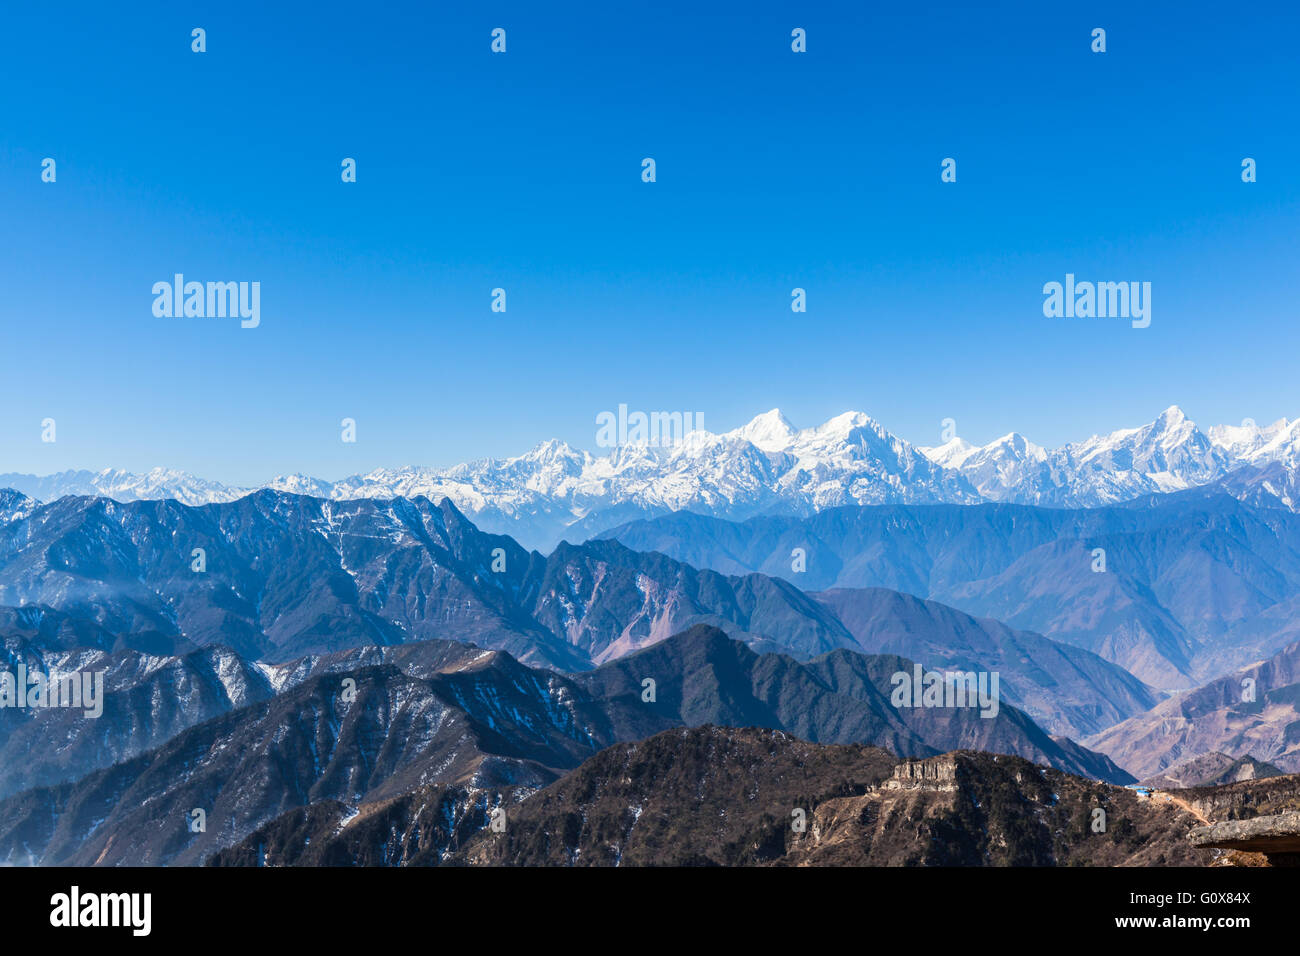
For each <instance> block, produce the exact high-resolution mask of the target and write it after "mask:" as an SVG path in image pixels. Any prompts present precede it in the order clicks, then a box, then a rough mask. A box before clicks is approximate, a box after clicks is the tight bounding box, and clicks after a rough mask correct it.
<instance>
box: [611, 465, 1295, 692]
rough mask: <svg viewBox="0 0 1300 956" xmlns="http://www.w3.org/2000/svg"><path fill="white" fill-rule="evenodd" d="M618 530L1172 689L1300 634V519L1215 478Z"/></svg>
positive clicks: (675, 518) (702, 558) (640, 543)
mask: <svg viewBox="0 0 1300 956" xmlns="http://www.w3.org/2000/svg"><path fill="white" fill-rule="evenodd" d="M607 536H608V537H611V538H617V540H620V541H622V542H623V543H624V544H626V545H628V546H629V547H631V548H634V549H636V550H639V551H659V552H661V553H664V554H668V555H671V556H672V557H674V558H676V559H678V560H680V561H685V562H687V563H689V564H692V565H694V566H696V567H711V568H714V569H716V570H718V571H719V572H722V573H726V574H744V573H755V572H757V573H763V574H769V575H772V576H774V577H780V578H784V579H786V580H790V581H795V582H797V583H798V584H799V585H800V586H801V587H803V588H805V589H808V590H810V591H815V590H823V589H829V588H837V587H843V588H870V587H883V588H889V589H891V590H895V591H902V592H905V593H908V594H915V595H918V596H920V597H924V598H927V599H932V600H936V601H940V602H942V603H943V604H946V605H949V606H951V607H955V608H958V609H960V610H962V611H965V612H967V613H968V614H972V615H975V616H977V617H985V618H993V619H996V620H998V621H1001V622H1003V623H1004V624H1006V625H1008V626H1010V627H1013V628H1019V629H1023V630H1027V631H1034V632H1037V633H1039V634H1044V635H1047V636H1048V637H1050V638H1051V639H1053V640H1056V641H1063V642H1066V643H1070V644H1075V645H1077V646H1080V647H1084V648H1087V649H1089V650H1091V651H1094V652H1096V653H1097V654H1099V655H1101V656H1102V657H1104V658H1105V659H1107V660H1109V661H1112V662H1114V663H1117V664H1119V665H1121V666H1123V667H1124V668H1126V669H1127V670H1129V671H1130V672H1131V673H1132V674H1134V675H1135V676H1137V677H1138V678H1140V679H1141V680H1143V681H1145V682H1146V683H1148V684H1151V685H1153V686H1156V687H1160V688H1162V689H1166V690H1181V689H1185V688H1188V687H1192V686H1196V685H1197V684H1199V683H1203V682H1205V681H1207V680H1211V679H1213V678H1216V677H1218V676H1220V675H1221V674H1223V673H1225V672H1227V671H1230V670H1232V669H1234V668H1236V667H1239V666H1242V665H1243V664H1245V663H1248V662H1250V661H1252V660H1258V659H1259V658H1260V657H1265V656H1268V655H1270V654H1272V653H1275V652H1276V651H1277V650H1278V649H1280V648H1281V647H1284V646H1285V645H1286V644H1288V643H1290V642H1291V641H1293V640H1295V639H1296V638H1297V636H1300V635H1297V633H1296V624H1295V621H1296V620H1297V619H1298V618H1300V614H1297V609H1298V608H1300V516H1298V515H1295V514H1293V513H1291V512H1287V511H1282V510H1278V509H1268V508H1254V507H1250V506H1248V505H1246V504H1244V503H1242V502H1240V501H1238V500H1237V499H1235V498H1232V497H1230V496H1227V495H1223V494H1212V493H1210V492H1208V491H1205V490H1203V489H1195V490H1193V491H1189V492H1183V493H1180V494H1172V495H1160V496H1156V497H1154V498H1148V499H1139V500H1138V501H1134V502H1130V503H1126V504H1123V505H1117V506H1109V507H1105V508H1092V509H1073V510H1065V509H1057V508H1041V507H1035V506H1028V505H1010V504H997V505H976V506H952V505H932V506H925V505H923V506H901V505H887V506H881V507H873V508H836V509H830V510H827V511H823V512H820V513H819V514H816V515H813V516H809V517H804V518H798V517H782V516H761V517H756V518H751V519H748V520H746V521H743V522H730V521H725V520H723V519H718V518H711V517H706V516H703V515H695V514H688V513H678V514H674V515H667V516H663V517H660V518H656V519H652V520H648V521H637V522H632V523H630V524H628V525H624V526H621V527H619V528H616V529H612V530H611V531H609V532H607ZM796 551H801V552H802V553H803V555H804V560H803V562H802V564H801V565H800V566H801V567H802V570H795V568H794V566H793V565H794V562H792V560H791V555H792V554H794V553H795V552H796Z"/></svg>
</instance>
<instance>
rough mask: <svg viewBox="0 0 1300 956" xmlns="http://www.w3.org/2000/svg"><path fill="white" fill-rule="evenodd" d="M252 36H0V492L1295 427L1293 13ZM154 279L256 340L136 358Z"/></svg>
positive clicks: (169, 19) (127, 28)
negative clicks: (213, 298) (1099, 36)
mask: <svg viewBox="0 0 1300 956" xmlns="http://www.w3.org/2000/svg"><path fill="white" fill-rule="evenodd" d="M282 6H285V5H281V4H270V3H264V2H258V3H230V2H222V3H211V4H183V3H171V2H168V3H139V4H125V5H119V4H112V5H104V4H100V3H93V4H92V3H65V4H60V5H58V6H57V8H55V7H50V6H48V5H35V4H26V5H18V4H11V5H9V6H8V7H7V8H6V11H5V16H4V19H5V23H4V29H3V30H2V31H0V76H2V77H3V83H0V222H3V229H2V230H0V288H2V289H3V295H2V296H0V322H2V328H3V339H2V340H0V341H3V342H4V345H5V349H4V356H3V366H2V367H3V374H2V375H0V471H30V472H37V473H42V474H44V473H48V472H52V471H57V470H61V469H63V468H70V467H87V468H101V467H106V466H113V467H121V468H128V469H131V470H143V469H146V468H149V467H151V466H154V465H165V466H168V467H177V468H183V469H186V470H189V471H193V472H196V473H198V474H201V475H203V476H206V477H210V478H215V479H220V480H224V481H229V482H236V483H244V482H247V483H252V482H258V481H262V480H266V479H269V478H270V477H272V476H273V475H275V474H279V473H284V472H296V471H302V472H307V473H310V474H315V475H319V476H321V477H325V478H338V477H342V476H343V475H347V474H352V473H355V472H359V471H366V470H369V469H370V468H373V467H377V466H392V465H401V464H431V465H445V464H452V463H455V462H457V461H461V460H465V459H468V458H473V457H478V456H481V455H488V454H491V455H508V454H513V453H518V452H521V451H523V450H525V449H527V448H528V447H530V446H531V445H532V444H534V443H535V442H536V441H538V440H541V439H543V438H548V437H558V438H563V439H565V440H567V441H569V442H571V443H573V444H575V445H577V446H580V447H589V448H590V447H592V446H593V445H594V436H595V424H594V422H595V416H596V415H597V413H599V412H600V411H602V410H606V409H614V408H616V407H617V406H618V404H619V403H627V404H628V405H629V406H631V408H633V409H638V408H639V409H644V410H658V409H663V410H682V411H698V412H700V413H702V414H703V416H704V422H705V424H706V426H707V427H710V428H711V429H713V430H722V429H725V428H729V427H734V426H736V425H739V424H741V423H743V422H744V421H746V420H748V419H749V418H750V417H752V416H753V415H754V414H757V413H759V412H762V411H765V410H766V409H768V408H771V407H773V406H779V407H781V408H782V409H784V410H785V411H786V413H787V415H789V416H790V417H791V419H793V420H794V421H795V422H796V423H797V424H813V423H817V422H820V421H822V420H824V419H825V418H828V417H830V416H831V415H834V414H837V413H839V412H841V411H843V410H846V409H849V408H853V409H859V410H862V411H866V412H867V413H869V414H871V415H873V416H874V417H876V418H877V419H879V420H880V421H882V422H883V423H885V424H886V425H887V426H888V427H890V428H892V429H893V430H895V431H896V432H898V433H899V434H901V435H903V436H904V437H906V438H908V439H910V440H913V441H916V442H918V443H922V444H926V443H933V442H935V441H936V440H937V438H938V430H939V423H940V421H941V420H942V419H943V418H946V417H953V418H955V419H956V420H957V422H958V426H959V427H958V431H959V432H960V433H961V434H962V435H963V437H965V438H967V439H969V440H972V441H978V442H983V441H987V440H989V439H991V438H993V437H995V436H997V435H999V434H1002V433H1004V432H1006V431H1009V430H1012V429H1017V430H1020V431H1023V432H1024V433H1026V434H1027V435H1028V436H1029V437H1030V438H1032V439H1034V440H1035V441H1038V442H1040V443H1043V444H1047V445H1056V444H1060V443H1063V442H1065V441H1068V440H1071V439H1076V438H1083V437H1086V436H1087V435H1089V434H1091V433H1093V432H1095V431H1099V430H1101V431H1104V430H1109V429H1111V428H1114V427H1120V426H1124V425H1134V424H1139V423H1141V422H1144V421H1148V420H1150V419H1151V418H1153V417H1155V415H1156V414H1158V413H1159V412H1160V410H1161V409H1163V408H1164V407H1165V406H1167V405H1169V404H1171V403H1178V404H1181V405H1182V406H1183V407H1184V409H1185V410H1186V411H1187V413H1188V414H1189V415H1190V416H1191V417H1193V418H1194V419H1196V420H1197V421H1199V422H1201V423H1202V424H1205V425H1208V424H1212V423H1215V422H1219V421H1228V422H1237V421H1240V420H1241V418H1242V417H1244V416H1250V417H1253V418H1255V419H1257V420H1259V421H1261V422H1263V421H1271V420H1272V419H1274V418H1277V417H1279V416H1282V415H1288V416H1291V417H1294V416H1297V415H1300V389H1297V388H1296V382H1297V378H1298V376H1297V373H1296V364H1297V362H1296V357H1297V355H1300V348H1298V346H1300V331H1298V330H1297V329H1298V325H1297V318H1298V316H1297V307H1296V302H1297V297H1298V296H1300V268H1297V262H1300V255H1298V253H1300V165H1297V159H1296V157H1297V156H1298V155H1300V149H1298V148H1297V147H1298V146H1300V143H1298V142H1297V140H1298V139H1300V122H1298V120H1300V116H1298V114H1300V108H1298V107H1297V97H1298V91H1300V57H1298V56H1297V55H1296V51H1297V49H1300V21H1298V19H1297V14H1296V13H1295V12H1294V10H1295V8H1294V5H1292V4H1281V3H1278V4H1260V5H1247V6H1239V7H1232V6H1224V5H1222V4H1209V3H1158V4H1148V3H1141V4H1136V3H1131V2H1128V3H1105V4H1095V3H1094V4H1081V3H1080V4H1073V3H1050V4H1049V3H1042V2H1024V3H1014V4H996V3H995V4H988V3H964V4H960V5H957V4H953V5H948V4H942V3H940V4H935V3H926V4H889V5H884V4H863V3H826V4H823V3H817V4H811V5H810V4H807V3H779V4H778V3H753V2H744V3H713V4H701V3H685V2H682V3H678V2H656V3H653V4H648V5H640V4H633V3H628V4H622V3H619V4H615V3H601V4H590V5H577V4H537V3H482V4H479V3H475V4H454V5H453V4H436V3H428V2H422V3H360V4H346V5H335V4H332V3H328V2H324V3H313V4H310V5H307V4H301V5H298V6H299V11H298V12H289V11H286V10H284V9H281V8H282ZM196 26H201V27H204V28H205V29H206V30H207V43H208V52H206V53H204V54H195V53H192V52H191V51H190V30H191V29H192V28H193V27H196ZM498 26H499V27H504V28H505V29H506V30H507V43H508V52H507V53H506V54H505V55H493V54H492V53H491V52H490V51H489V42H490V37H489V33H490V31H491V30H492V28H494V27H498ZM1098 26H1100V27H1104V28H1105V29H1106V30H1107V45H1108V51H1107V52H1106V53H1105V54H1104V55H1097V54H1093V53H1092V52H1091V51H1090V49H1089V46H1090V32H1091V30H1092V28H1094V27H1098ZM794 27H803V28H805V29H806V30H807V34H808V52H807V53H806V54H802V55H799V54H794V53H792V52H791V50H790V31H791V29H792V28H794ZM46 156H49V157H53V158H55V159H56V160H57V163H58V167H57V169H58V181H57V182H56V183H54V184H52V185H51V184H45V183H42V182H41V181H40V164H41V160H42V159H43V158H44V157H46ZM345 156H351V157H355V158H356V159H357V162H358V179H359V181H358V182H357V183H355V184H343V183H342V182H340V177H339V172H340V165H339V164H340V161H341V160H342V158H343V157H345ZM646 156H652V157H654V158H655V159H656V161H657V164H658V182H656V183H654V184H645V183H642V182H641V178H640V172H641V166H640V163H641V159H642V158H643V157H646ZM948 156H951V157H954V158H956V159H957V162H958V181H957V183H956V184H942V183H940V181H939V164H940V161H941V160H942V159H943V158H944V157H948ZM1246 156H1250V157H1254V158H1255V159H1256V160H1257V161H1258V164H1259V166H1258V170H1259V173H1258V175H1259V181H1258V182H1257V183H1255V184H1252V185H1246V184H1243V183H1242V182H1241V180H1240V163H1241V160H1242V158H1243V157H1246ZM175 272H183V273H185V274H186V276H187V277H188V278H191V279H198V280H205V281H206V280H249V281H251V280H256V281H259V282H261V285H262V321H261V327H260V328H258V329H254V330H243V329H240V328H239V325H238V322H237V321H231V320H215V319H214V320H203V319H190V320H185V319H157V318H155V317H154V316H153V315H152V312H151V306H152V302H153V297H152V295H151V292H150V288H151V286H152V284H153V283H154V282H156V281H159V280H166V279H169V278H170V277H171V276H172V274H173V273H175ZM1066 272H1073V273H1075V274H1076V275H1078V276H1079V277H1080V278H1081V279H1083V278H1093V279H1107V280H1110V279H1113V280H1121V279H1129V280H1142V281H1150V282H1151V283H1152V286H1153V293H1152V296H1153V321H1152V324H1151V327H1150V328H1148V329H1145V330H1134V329H1131V328H1129V326H1128V324H1127V323H1125V322H1123V321H1122V320H1101V319H1093V320H1073V321H1071V320H1063V319H1047V318H1044V317H1043V315H1042V301H1043V296H1042V292H1041V289H1042V285H1043V283H1044V282H1048V281H1051V280H1058V281H1059V280H1061V279H1063V277H1064V275H1065V273H1066ZM497 286H500V287H504V288H506V289H507V295H508V312H506V313H505V314H504V315H502V314H494V313H492V312H491V311H490V310H489V303H490V290H491V289H492V288H494V287H497ZM795 286H801V287H804V288H806V289H807V290H808V303H809V308H808V312H807V313H806V314H805V315H796V314H794V313H792V312H791V311H790V308H789V302H790V290H791V288H792V287H795ZM45 417H53V418H55V419H56V420H57V422H58V441H57V443H55V444H53V445H48V444H42V443H41V442H40V421H41V419H43V418H45ZM343 417H352V418H355V419H356V420H357V422H358V428H359V441H358V442H357V443H356V444H355V445H348V444H344V443H342V442H340V441H339V420H340V419H341V418H343Z"/></svg>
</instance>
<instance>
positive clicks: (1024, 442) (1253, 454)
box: [0, 406, 1300, 550]
mask: <svg viewBox="0 0 1300 956" xmlns="http://www.w3.org/2000/svg"><path fill="white" fill-rule="evenodd" d="M1297 463H1300V419H1297V420H1287V419H1281V420H1279V421H1277V422H1274V423H1273V424H1271V425H1267V426H1263V427H1261V426H1257V425H1255V424H1254V423H1252V422H1249V421H1247V422H1245V423H1243V424H1242V425H1239V426H1215V427H1212V428H1210V429H1208V430H1205V431H1203V430H1201V429H1200V428H1198V427H1197V426H1196V425H1195V424H1194V423H1193V422H1191V421H1190V420H1189V419H1188V418H1187V417H1186V416H1185V415H1184V414H1183V412H1182V410H1181V409H1179V408H1178V407H1177V406H1172V407H1170V408H1168V409H1166V410H1165V411H1164V412H1162V413H1161V414H1160V415H1159V417H1157V418H1156V419H1155V420H1154V421H1153V422H1151V423H1150V424H1147V425H1143V426H1141V427H1138V428H1126V429H1121V430H1119V431H1114V432H1111V433H1110V434H1107V435H1099V436H1093V437H1092V438H1089V439H1087V440H1085V441H1081V442H1072V443H1070V444H1067V445H1065V446H1063V447H1061V448H1057V449H1054V450H1048V449H1045V448H1043V447H1041V446H1039V445H1036V444H1034V443H1033V442H1031V441H1029V440H1028V439H1026V438H1025V437H1024V436H1022V435H1019V434H1017V433H1015V432H1013V433H1011V434H1008V435H1006V436H1003V437H1002V438H999V439H996V440H995V441H992V442H990V443H989V444H987V445H983V446H975V445H972V444H970V443H967V442H965V441H963V440H962V439H961V438H954V439H952V440H951V441H949V442H947V443H946V444H943V445H939V446H937V447H933V448H925V447H917V446H914V445H912V444H910V443H908V442H907V441H905V440H904V439H902V438H899V437H898V436H896V435H894V434H892V433H891V432H889V431H888V430H886V429H885V428H884V427H883V426H882V425H880V424H879V423H878V422H876V421H875V420H873V419H872V418H870V417H868V416H867V415H865V414H863V413H861V412H845V413H844V414H842V415H838V416H836V417H835V418H832V419H831V420H830V421H828V422H826V423H825V424H822V425H819V426H816V427H812V428H804V429H799V428H796V427H795V426H793V425H792V424H791V423H790V422H789V421H788V420H787V419H786V418H785V416H784V415H782V414H781V412H780V411H778V410H776V409H773V410H772V411H769V412H766V413H764V414H762V415H759V416H758V417H757V418H755V419H754V420H753V421H751V422H749V423H748V424H747V425H745V426H743V427H741V428H738V429H735V430H733V431H729V432H725V433H721V434H714V433H710V432H706V431H703V430H697V431H693V432H690V433H689V434H688V435H686V437H685V439H684V440H683V441H681V442H680V443H678V444H676V445H672V446H669V447H651V446H647V445H622V446H619V447H617V448H615V449H613V450H612V451H611V452H610V453H609V454H607V455H602V456H596V455H592V454H591V453H589V452H587V451H581V450H577V449H574V448H572V447H570V446H569V445H567V444H565V443H564V442H560V441H546V442H542V443H541V444H539V445H537V446H536V447H535V448H533V449H532V450H531V451H529V452H527V453H526V454H523V455H520V456H518V457H514V458H506V459H492V458H487V459H481V460H478V461H474V462H468V463H466V464H462V465H457V466H455V467H453V468H444V469H435V468H425V467H405V468H397V469H377V470H375V471H372V472H369V473H368V474H365V475H353V476H350V477H347V478H343V479H341V480H339V481H326V480H323V479H319V478H313V477H308V476H305V475H289V476H284V477H279V478H276V479H274V480H273V481H271V482H268V483H267V484H266V485H264V486H262V487H265V488H270V489H274V490H278V491H287V492H293V493H299V494H309V495H312V496H315V497H321V498H330V499H334V500H347V499H354V498H394V497H399V496H400V497H405V498H413V497H416V496H419V495H424V496H426V497H428V498H430V499H432V500H435V501H437V500H439V499H441V498H443V497H447V498H450V499H451V500H452V501H453V502H454V503H455V504H456V506H457V507H458V508H460V509H461V510H462V511H464V512H465V513H466V514H468V515H469V516H470V517H471V518H472V519H473V520H474V521H475V522H476V523H477V524H478V525H479V526H480V527H482V528H484V529H485V530H488V531H492V532H496V533H508V534H510V535H512V536H514V537H515V538H516V539H517V540H519V541H520V542H521V543H523V544H524V545H525V546H526V547H535V548H539V549H542V550H549V549H550V548H551V547H553V546H554V545H555V544H556V543H558V542H559V541H560V540H561V539H564V538H567V539H568V540H572V541H577V540H583V539H585V538H588V537H591V536H593V535H595V534H598V533H600V532H601V531H604V530H607V529H609V528H612V527H614V526H616V525H618V524H621V523H624V522H626V521H630V520H634V519H636V518H645V517H653V516H656V515H660V514H665V513H669V512H673V511H683V510H685V511H694V512H699V513H703V514H709V515H713V516H715V517H722V518H729V519H733V520H743V519H745V518H748V517H752V516H754V515H759V514H773V513H782V514H794V515H807V514H813V513H816V512H819V511H822V510H824V509H826V508H831V507H837V506H842V505H852V504H858V505H872V504H939V503H943V504H954V503H955V504H977V503H980V502H987V501H1002V502H1012V503H1018V504H1036V505H1045V506H1051V507H1071V508H1073V507H1094V506H1098V505H1106V504H1114V503H1117V502H1121V501H1127V500H1131V499H1134V498H1138V497H1141V496H1144V495H1149V494H1160V493H1168V492H1175V491H1183V490H1186V489H1189V488H1196V487H1202V486H1207V485H1211V484H1213V483H1216V482H1218V481H1220V480H1221V479H1225V478H1227V476H1228V475H1229V474H1231V473H1234V472H1236V473H1237V474H1236V475H1235V476H1234V478H1233V479H1232V480H1230V481H1228V482H1225V484H1224V490H1225V491H1227V492H1228V493H1232V494H1238V496H1240V495H1242V494H1247V493H1248V494H1250V495H1251V496H1252V500H1255V501H1257V502H1258V501H1259V500H1261V499H1262V500H1264V501H1266V502H1268V503H1270V504H1275V505H1279V506H1284V507H1289V508H1292V509H1293V510H1295V509H1296V508H1297V507H1300V502H1297V500H1296V498H1295V496H1294V494H1293V492H1294V491H1295V488H1296V480H1295V469H1296V468H1297ZM1243 469H1245V471H1242V470H1243ZM1251 469H1267V470H1266V471H1265V472H1264V473H1262V476H1257V475H1255V473H1254V472H1253V471H1251ZM5 487H12V488H14V489H16V490H18V491H20V492H22V493H23V494H25V495H28V496H29V497H32V498H36V499H40V500H44V501H50V500H53V499H55V498H59V497H62V496H64V495H103V496H105V497H111V498H114V499H116V500H118V501H133V500H139V499H160V498H174V499H176V500H178V501H180V502H182V503H184V504H191V505H198V504H206V503H213V502H226V501H232V500H234V499H236V498H240V497H243V496H244V495H247V494H249V493H250V492H252V491H256V490H259V489H257V488H237V487H230V486H227V485H223V484H220V483H217V482H212V481H206V480H203V479H200V478H197V477H194V476H192V475H189V474H186V473H184V472H179V471H174V470H168V469H163V468H156V469H154V470H152V471H150V472H148V473H147V474H143V475H136V474H131V473H129V472H124V471H119V470H114V469H106V470H104V471H100V472H90V471H67V472H62V473H59V474H55V475H49V476H46V477H36V476H33V475H19V474H0V488H5Z"/></svg>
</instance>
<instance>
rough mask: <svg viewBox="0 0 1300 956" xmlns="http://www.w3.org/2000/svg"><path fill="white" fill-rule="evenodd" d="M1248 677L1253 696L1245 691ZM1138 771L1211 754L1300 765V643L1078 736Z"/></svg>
mask: <svg viewBox="0 0 1300 956" xmlns="http://www.w3.org/2000/svg"><path fill="white" fill-rule="evenodd" d="M1247 680H1249V681H1253V682H1254V688H1253V694H1254V696H1253V699H1249V700H1247V699H1243V698H1245V697H1249V696H1250V694H1249V693H1247V690H1248V685H1246V684H1244V683H1243V681H1247ZM1084 742H1085V743H1086V745H1087V746H1089V747H1091V748H1093V749H1096V750H1100V751H1102V752H1104V753H1107V754H1109V755H1110V756H1111V757H1112V758H1114V760H1115V761H1116V762H1117V763H1119V764H1120V765H1121V766H1123V767H1125V768H1126V769H1128V770H1130V771H1131V772H1133V773H1134V774H1136V775H1137V776H1139V777H1151V776H1155V775H1156V774H1159V773H1162V772H1164V771H1166V770H1168V769H1169V768H1171V767H1174V766H1176V765H1178V764H1181V763H1184V762H1186V761H1187V760H1189V759H1191V758H1194V757H1199V756H1202V755H1205V754H1210V753H1222V754H1226V755H1227V756H1228V757H1230V758H1233V759H1236V758H1238V757H1245V756H1247V755H1249V756H1251V757H1253V758H1254V759H1256V760H1260V761H1265V762H1267V763H1269V764H1272V765H1274V766H1276V767H1277V768H1278V769H1280V770H1283V771H1286V772H1288V773H1294V772H1297V771H1300V642H1297V643H1295V644H1292V645H1291V646H1290V647H1287V648H1285V649H1283V650H1282V651H1281V652H1279V653H1277V654H1275V655H1274V656H1273V657H1271V658H1269V659H1268V660H1266V661H1263V662H1261V663H1259V664H1256V665H1254V666H1253V667H1248V668H1245V669H1243V670H1241V671H1238V672H1237V673H1235V674H1230V675H1228V676H1226V677H1221V678H1219V679H1218V680H1215V681H1211V682H1210V683H1209V684H1206V685H1205V686H1204V687H1200V688H1198V689H1196V690H1193V691H1189V692H1187V693H1185V694H1181V695H1179V696H1177V697H1173V698H1170V699H1169V700H1166V701H1164V702H1162V703H1160V704H1159V705H1157V706H1156V707H1155V708H1153V709H1152V710H1150V711H1148V712H1147V713H1145V714H1139V715H1138V716H1136V717H1131V718H1129V719H1128V720H1125V721H1123V722H1121V723H1119V724H1116V725H1115V726H1114V727H1111V728H1109V729H1108V730H1105V731H1103V732H1101V733H1099V734H1095V735H1093V736H1091V737H1088V738H1086V739H1085V741H1084Z"/></svg>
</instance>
